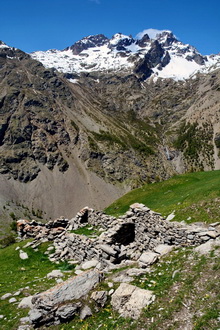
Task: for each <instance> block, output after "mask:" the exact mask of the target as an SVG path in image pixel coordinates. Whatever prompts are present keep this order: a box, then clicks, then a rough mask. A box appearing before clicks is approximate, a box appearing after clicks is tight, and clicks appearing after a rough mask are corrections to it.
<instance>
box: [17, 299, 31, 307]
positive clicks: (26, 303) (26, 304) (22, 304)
mask: <svg viewBox="0 0 220 330" xmlns="http://www.w3.org/2000/svg"><path fill="white" fill-rule="evenodd" d="M32 297H33V296H29V297H24V298H23V299H22V300H21V301H20V303H19V304H18V308H33V304H32V302H31V300H32Z"/></svg>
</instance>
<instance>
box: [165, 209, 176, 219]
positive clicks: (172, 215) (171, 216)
mask: <svg viewBox="0 0 220 330" xmlns="http://www.w3.org/2000/svg"><path fill="white" fill-rule="evenodd" d="M174 212H175V211H173V212H172V213H170V214H169V215H168V216H167V218H166V220H167V221H171V220H173V218H175V214H174Z"/></svg>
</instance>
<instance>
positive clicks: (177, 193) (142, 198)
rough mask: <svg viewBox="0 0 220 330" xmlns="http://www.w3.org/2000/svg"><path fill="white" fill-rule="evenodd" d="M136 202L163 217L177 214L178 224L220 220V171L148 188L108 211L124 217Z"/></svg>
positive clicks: (177, 178) (161, 183)
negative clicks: (179, 222) (181, 222)
mask: <svg viewBox="0 0 220 330" xmlns="http://www.w3.org/2000/svg"><path fill="white" fill-rule="evenodd" d="M135 202H139V203H143V204H145V205H146V206H148V207H150V208H151V209H152V210H154V211H157V212H160V213H161V214H162V215H163V216H167V215H169V214H170V213H171V212H173V211H175V214H176V216H175V218H174V220H177V221H181V220H185V221H186V222H188V223H190V222H195V221H196V222H197V221H203V222H207V223H212V222H215V221H219V219H220V215H219V208H220V171H210V172H196V173H190V174H184V175H179V176H175V177H173V178H171V179H169V180H167V181H164V182H159V183H154V184H148V185H145V186H143V187H142V188H139V189H135V190H133V191H131V192H129V193H128V194H126V195H124V196H123V197H121V198H120V199H118V200H117V201H115V202H114V203H113V204H111V205H110V206H109V207H108V208H106V209H105V212H106V213H108V214H111V215H119V214H123V213H124V212H126V211H127V210H128V208H129V205H131V204H132V203H135Z"/></svg>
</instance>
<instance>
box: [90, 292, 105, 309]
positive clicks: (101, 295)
mask: <svg viewBox="0 0 220 330" xmlns="http://www.w3.org/2000/svg"><path fill="white" fill-rule="evenodd" d="M91 298H92V299H93V300H94V301H95V302H96V303H97V304H98V305H100V306H102V307H103V306H104V305H105V303H106V300H107V291H95V292H93V293H92V294H91Z"/></svg>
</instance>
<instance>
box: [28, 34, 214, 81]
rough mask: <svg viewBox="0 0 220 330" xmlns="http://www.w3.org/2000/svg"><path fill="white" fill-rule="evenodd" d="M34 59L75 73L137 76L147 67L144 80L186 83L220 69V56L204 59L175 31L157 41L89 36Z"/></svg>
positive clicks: (124, 37)
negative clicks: (174, 33) (171, 80)
mask: <svg viewBox="0 0 220 330" xmlns="http://www.w3.org/2000/svg"><path fill="white" fill-rule="evenodd" d="M31 56H32V57H33V58H34V59H37V60H39V61H40V62H42V63H43V65H44V66H45V67H47V68H52V67H53V68H55V69H57V70H58V71H60V72H64V73H72V74H80V73H82V72H97V71H101V72H123V71H124V72H126V74H127V73H133V72H134V73H137V72H138V70H139V68H140V66H141V67H143V66H144V67H145V75H143V76H142V78H143V79H146V78H148V77H150V76H151V77H154V78H155V79H157V78H158V77H160V78H172V79H174V80H182V79H188V78H189V77H190V76H192V75H194V74H195V73H197V72H204V73H206V72H210V71H212V70H214V69H216V68H219V67H220V55H210V56H203V55H201V54H200V53H199V52H198V51H197V50H196V49H195V48H194V47H192V46H190V45H188V44H183V43H182V42H180V41H179V40H178V39H177V38H176V37H175V36H174V35H173V33H172V32H171V31H161V32H159V33H158V34H157V35H156V36H154V38H150V37H149V35H148V34H144V35H143V36H141V39H134V38H133V37H131V36H126V35H123V34H121V33H117V34H115V35H114V36H113V37H112V38H111V39H108V38H107V37H105V36H104V35H102V34H99V35H95V36H88V37H85V38H83V39H82V40H80V41H78V42H76V43H75V44H74V45H72V46H71V47H68V48H66V49H64V50H61V51H59V50H48V51H45V52H44V51H38V52H34V53H32V54H31Z"/></svg>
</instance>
